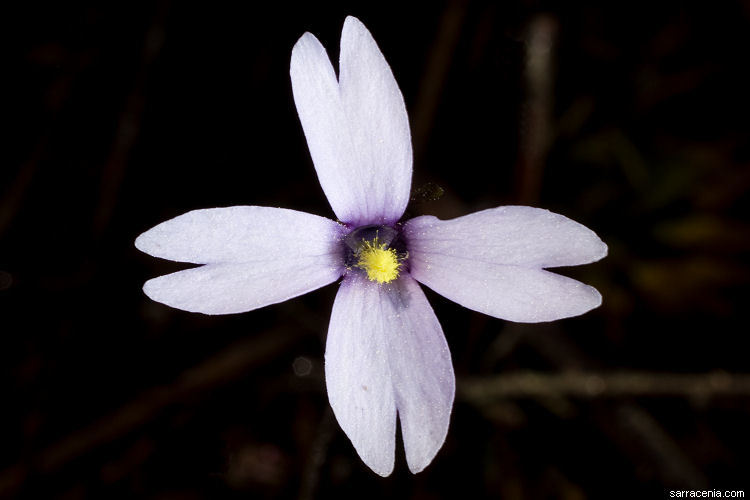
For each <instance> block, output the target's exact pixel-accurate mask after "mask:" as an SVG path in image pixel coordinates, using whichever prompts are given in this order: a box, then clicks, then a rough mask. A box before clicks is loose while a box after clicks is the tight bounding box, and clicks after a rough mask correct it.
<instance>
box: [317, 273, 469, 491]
mask: <svg viewBox="0 0 750 500" xmlns="http://www.w3.org/2000/svg"><path fill="white" fill-rule="evenodd" d="M326 384H327V386H328V398H329V400H330V402H331V407H332V408H333V410H334V413H335V414H336V418H337V419H338V421H339V424H340V425H341V428H342V429H343V430H344V432H345V433H346V434H347V436H349V439H350V440H351V441H352V444H353V445H354V448H355V449H356V450H357V453H359V455H360V457H361V458H362V460H363V461H364V462H365V463H366V464H367V465H368V466H369V467H370V468H371V469H372V470H374V471H375V472H376V473H378V474H380V475H381V476H387V475H389V474H390V473H391V471H392V470H393V461H394V449H395V430H396V429H395V427H396V411H398V415H399V419H400V421H401V430H402V434H403V437H404V448H405V451H406V460H407V463H408V465H409V469H410V470H411V471H412V472H414V473H416V472H419V471H421V470H422V469H424V468H425V467H426V466H427V465H428V464H429V463H430V462H431V461H432V459H433V458H434V457H435V454H436V453H437V451H438V450H439V449H440V447H441V446H442V444H443V442H444V441H445V436H446V433H447V432H448V423H449V420H450V412H451V407H452V405H453V397H454V392H455V379H454V375H453V366H452V364H451V358H450V351H449V350H448V345H447V343H446V342H445V337H444V336H443V331H442V329H441V327H440V323H439V322H438V320H437V318H436V317H435V313H434V312H433V310H432V308H431V307H430V305H429V303H428V302H427V298H426V297H425V296H424V293H423V292H422V290H421V289H420V287H419V285H418V284H417V283H416V282H415V281H414V280H413V279H411V278H410V277H409V276H402V277H401V278H399V279H398V280H396V281H395V282H393V283H391V284H389V285H377V284H376V283H374V282H371V281H368V280H367V279H365V278H363V277H361V276H358V275H349V276H347V278H345V280H344V282H343V283H342V285H341V288H340V289H339V292H338V294H337V296H336V301H335V303H334V306H333V312H332V314H331V324H330V326H329V329H328V340H327V344H326Z"/></svg>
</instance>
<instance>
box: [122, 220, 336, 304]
mask: <svg viewBox="0 0 750 500" xmlns="http://www.w3.org/2000/svg"><path fill="white" fill-rule="evenodd" d="M342 230H343V227H342V226H340V225H339V224H337V223H335V222H333V221H331V220H328V219H324V218H323V217H318V216H316V215H311V214H306V213H303V212H296V211H294V210H286V209H280V208H267V207H228V208H213V209H207V210H195V211H192V212H188V213H186V214H183V215H180V216H179V217H175V218H174V219H171V220H168V221H166V222H163V223H161V224H159V225H157V226H155V227H153V228H152V229H150V230H148V231H146V232H145V233H143V234H142V235H140V236H139V237H138V239H137V240H136V247H138V249H140V250H142V251H144V252H146V253H149V254H151V255H154V256H156V257H162V258H166V259H171V260H177V261H182V262H192V263H196V264H207V265H205V266H202V267H198V268H194V269H188V270H185V271H179V272H176V273H173V274H169V275H166V276H160V277H158V278H155V279H152V280H149V281H147V282H146V284H145V285H144V287H143V290H144V292H145V293H146V295H148V296H149V297H151V298H152V299H153V300H156V301H157V302H162V303H164V304H167V305H169V306H172V307H176V308H178V309H183V310H186V311H193V312H201V313H205V314H229V313H237V312H244V311H250V310H252V309H256V308H258V307H263V306H265V305H268V304H274V303H276V302H281V301H284V300H287V299H289V298H292V297H296V296H297V295H301V294H303V293H306V292H308V291H311V290H314V289H316V288H319V287H321V286H324V285H327V284H328V283H331V282H333V281H335V280H336V279H338V278H339V277H340V276H341V274H342V272H343V271H344V267H343V261H342V257H341V248H340V243H339V239H340V237H341V234H342Z"/></svg>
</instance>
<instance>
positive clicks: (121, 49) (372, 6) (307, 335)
mask: <svg viewBox="0 0 750 500" xmlns="http://www.w3.org/2000/svg"><path fill="white" fill-rule="evenodd" d="M709 5H710V6H709ZM348 14H352V15H356V16H358V17H359V18H360V19H361V20H362V21H363V22H364V23H365V24H366V25H367V26H368V28H369V29H370V30H371V31H372V33H373V35H374V37H375V39H376V40H377V41H378V43H379V45H380V47H381V49H382V51H383V53H384V54H385V56H386V58H387V59H388V61H389V63H390V64H391V66H392V69H393V72H394V74H395V76H396V79H397V80H398V82H399V85H400V86H401V89H402V92H403V94H404V98H405V101H406V106H407V109H408V110H409V115H410V120H411V124H412V130H413V139H414V149H415V162H414V181H413V187H414V188H415V197H414V203H412V205H410V207H409V211H408V213H409V215H417V214H422V213H431V214H434V215H438V216H440V217H442V218H449V217H455V216H459V215H464V214H466V213H470V212H473V211H476V210H479V209H483V208H489V207H493V206H497V205H503V204H529V205H534V206H541V207H544V208H548V209H551V210H553V211H556V212H559V213H563V214H565V215H567V216H569V217H571V218H573V219H575V220H577V221H579V222H582V223H583V224H585V225H587V226H588V227H591V228H592V229H594V230H595V231H597V233H598V234H599V235H600V236H601V237H602V239H603V240H604V241H605V242H606V243H607V244H608V245H609V248H610V255H609V256H608V257H607V258H606V259H605V260H603V261H601V262H599V263H596V264H592V265H588V266H584V267H581V268H572V269H568V270H565V271H564V272H565V273H566V274H568V275H570V276H574V277H576V278H578V279H581V280H583V281H585V282H587V283H590V284H592V285H594V286H596V287H597V288H598V289H599V290H600V291H601V293H602V295H603V296H604V304H603V306H602V307H601V308H599V309H597V310H595V311H592V312H591V313H588V314H586V315H584V316H582V317H579V318H573V319H567V320H562V321H558V322H554V323H548V324H541V325H519V324H513V323H508V322H504V321H501V320H498V319H493V318H489V317H486V316H483V315H481V314H479V313H475V312H472V311H468V310H465V309H463V308H461V307H460V306H458V305H456V304H453V303H451V302H450V301H448V300H446V299H443V298H442V297H440V296H438V295H436V294H434V293H432V292H430V291H427V294H428V297H429V299H430V301H431V303H432V304H433V307H434V308H435V311H436V313H437V315H438V317H439V318H440V320H441V323H442V326H443V329H444V331H445V334H446V337H447V339H448V343H449V344H450V346H451V350H452V354H453V360H454V365H455V369H456V374H457V378H458V382H459V391H458V394H457V399H456V404H455V407H454V410H453V417H452V423H451V428H450V430H449V434H448V438H447V441H446V443H445V445H444V447H443V449H442V450H441V451H440V452H439V454H438V455H437V457H436V459H435V460H434V462H433V463H432V465H431V466H430V467H428V468H427V469H426V470H425V471H424V472H423V473H421V474H419V475H416V476H413V475H411V474H410V473H409V472H408V469H407V468H406V463H405V460H404V458H403V452H402V451H401V450H400V448H399V450H398V452H397V458H396V469H395V471H394V474H393V475H392V476H391V477H389V478H387V479H383V478H380V477H378V476H376V475H375V474H373V473H372V472H371V471H370V470H369V469H367V467H366V466H364V465H363V464H362V462H361V461H360V460H359V458H358V457H357V456H356V453H355V452H354V450H353V449H352V447H351V446H350V444H349V442H348V440H347V438H346V436H345V435H344V434H343V433H342V432H341V430H340V429H339V428H338V425H337V424H336V422H335V420H334V419H333V418H332V416H331V413H330V410H329V408H328V402H327V398H326V394H325V385H324V380H323V376H322V374H323V366H322V356H323V349H324V343H325V332H326V326H327V322H328V319H329V314H330V307H331V304H332V300H333V297H334V295H335V291H336V285H332V286H328V287H326V288H324V289H322V290H319V291H316V292H313V293H310V294H308V295H306V296H303V297H300V298H297V299H293V300H291V301H288V302H286V303H283V304H279V305H274V306H270V307H266V308H264V309H261V310H257V311H253V312H250V313H246V314H240V315H233V316H220V317H208V316H202V315H198V314H191V313H186V312H182V311H178V310H174V309H170V308H168V307H166V306H163V305H161V304H158V303H154V302H152V301H150V300H148V299H147V298H146V297H145V296H144V295H143V294H142V292H141V286H142V283H143V282H144V281H145V280H146V279H148V278H150V277H153V276H157V275H161V274H165V273H167V272H170V271H172V270H176V269H179V268H180V267H181V266H180V265H179V264H175V263H172V262H166V261H160V260H158V259H154V258H151V257H149V256H147V255H144V254H141V253H139V252H138V251H137V250H136V249H135V248H134V246H133V241H134V239H135V237H136V236H137V235H138V234H140V233H141V232H142V231H144V230H146V229H148V228H150V227H151V226H153V225H155V224H156V223H159V222H161V221H164V220H166V219H169V218H171V217H174V216H176V215H179V214H181V213H183V212H186V211H188V210H192V209H196V208H208V207H215V206H229V205H243V204H247V205H251V204H252V205H268V206H281V207H287V208H293V209H297V210H303V211H308V212H312V213H315V214H319V215H324V216H329V217H332V216H333V214H332V212H331V210H330V208H329V207H328V205H327V202H326V200H325V197H324V195H323V193H322V190H321V189H320V186H319V185H318V182H317V178H316V176H315V172H314V169H313V167H312V163H311V161H310V158H309V154H308V152H307V148H306V144H305V141H304V137H303V134H302V130H301V127H300V125H299V121H298V119H297V116H296V112H295V108H294V104H293V101H292V94H291V87H290V83H289V77H288V70H289V57H290V53H291V48H292V46H293V44H294V43H295V41H296V40H297V38H298V37H299V36H300V35H301V34H302V33H303V32H305V31H311V32H313V33H315V34H316V35H317V36H318V37H319V39H320V40H321V41H322V42H323V44H324V45H325V46H326V47H327V48H328V50H329V53H330V54H331V55H332V56H333V57H334V58H335V57H336V56H337V52H338V41H339V36H340V30H341V26H342V23H343V20H344V18H345V16H346V15H348ZM3 18H4V23H3V24H4V25H5V28H4V30H3V31H4V33H5V34H6V35H8V36H7V39H8V42H6V47H8V48H9V49H10V53H9V54H8V55H6V57H5V58H4V65H5V68H6V70H5V73H4V74H5V78H4V79H3V80H4V83H5V84H6V85H9V87H10V88H7V89H6V91H5V92H4V94H3V103H4V106H3V109H4V111H3V122H5V123H6V127H9V128H10V133H9V134H8V132H7V129H6V134H5V139H6V141H7V142H6V147H5V148H3V151H4V152H5V156H4V158H3V162H2V166H1V167H0V308H1V309H0V311H1V316H0V317H1V318H2V321H3V323H2V329H1V330H0V366H2V381H3V386H5V388H3V389H2V394H3V404H2V411H0V424H2V427H0V443H1V444H2V445H1V446H0V496H4V497H9V498H14V497H18V498H65V499H77V498H159V499H167V498H169V499H173V498H174V499H176V498H180V499H182V498H185V499H200V498H303V499H304V498H378V499H382V498H386V497H391V498H414V499H431V498H507V499H516V498H567V499H578V498H619V497H623V498H624V497H630V498H662V497H664V496H665V495H668V490H669V489H670V488H672V489H689V488H710V489H719V490H725V489H746V490H747V489H748V480H747V471H748V470H750V433H748V431H747V429H748V425H749V424H750V387H748V386H750V383H749V382H748V380H747V378H745V377H747V375H743V374H746V373H747V372H748V347H749V346H750V343H749V342H748V333H749V331H748V321H747V319H746V316H745V314H744V312H745V311H746V309H747V304H748V300H749V299H750V294H749V293H748V287H747V285H748V282H749V281H750V269H748V265H747V262H748V260H747V259H748V253H749V251H750V225H748V221H747V219H746V218H745V217H744V215H745V212H747V208H748V207H747V205H748V188H750V147H749V146H748V138H749V136H750V134H749V133H748V126H747V123H748V111H750V109H749V108H750V106H748V98H747V92H748V89H749V88H750V79H749V78H748V77H747V75H746V73H745V69H746V67H747V62H748V48H749V47H750V35H748V33H750V30H748V27H749V23H748V21H749V20H750V6H748V4H747V3H745V4H741V3H733V2H726V3H718V2H716V3H711V4H709V3H707V2H701V3H698V2H696V3H695V4H693V5H691V4H686V3H684V2H645V3H639V2H607V3H606V4H605V3H601V5H600V3H598V2H592V3H567V2H566V3H564V4H563V3H561V4H557V3H555V4H549V5H547V4H543V3H539V2H502V3H484V2H450V1H449V2H432V3H424V4H417V3H413V4H406V5H403V4H387V3H382V2H372V3H368V4H367V5H365V4H360V3H356V4H352V5H342V4H335V5H334V4H326V5H320V4H315V5H314V4H312V3H310V4H299V5H296V4H284V5H278V6H274V7H272V6H269V5H253V4H250V3H246V4H242V6H240V4H239V3H238V4H231V3H226V4H211V3H200V4H192V3H184V2H156V3H151V2H145V3H137V2H128V3H122V4H118V3H104V2H101V3H96V2H92V3H91V4H88V5H85V4H67V3H65V2H59V3H56V4H53V5H47V4H44V5H41V4H27V5H26V6H24V7H14V8H13V9H12V10H9V11H6V12H5V13H4V15H3ZM535 34H537V35H540V36H541V39H542V43H541V47H542V49H541V53H542V54H545V53H546V54H548V55H549V56H550V59H549V60H550V64H548V65H547V66H544V68H543V72H542V75H543V77H542V78H543V79H546V80H545V81H547V82H548V86H547V87H546V88H547V89H548V90H549V91H548V93H546V94H545V93H544V92H542V98H541V99H540V97H539V95H538V93H537V92H536V91H535V90H534V89H535V87H534V83H533V81H534V80H533V79H534V77H533V75H532V72H531V70H530V69H529V54H530V53H533V50H535V48H537V50H538V47H539V45H538V44H536V43H537V42H535V40H537V41H538V40H539V38H534V36H535ZM545 37H546V39H547V42H544V39H545ZM530 82H531V83H530ZM543 88H545V87H543ZM544 96H547V98H548V99H547V100H545V98H544ZM545 102H546V103H548V105H545ZM540 117H541V118H540ZM545 131H546V132H545ZM539 137H541V138H542V139H543V140H542V142H541V144H546V145H547V146H548V147H546V146H541V147H540V146H538V144H539V143H537V142H535V138H539ZM438 188H439V189H438ZM439 190H442V191H443V192H444V194H443V195H442V196H441V197H438V196H437V192H438V191H439ZM436 198H437V199H436ZM530 372H533V373H537V374H539V373H542V374H547V375H550V376H552V379H554V378H555V377H556V376H557V375H561V374H565V373H584V374H585V373H594V374H599V375H598V376H596V377H593V378H591V379H587V380H588V381H589V383H592V384H594V386H593V389H591V391H589V392H588V393H587V392H586V391H587V387H589V386H584V387H583V389H582V390H578V391H577V390H575V388H573V389H570V388H569V389H568V390H567V392H566V391H563V392H561V393H559V394H557V393H555V394H546V395H544V396H540V395H538V394H537V393H534V392H533V391H526V392H524V390H521V391H519V392H517V393H515V394H513V395H510V396H507V397H487V398H477V397H474V396H471V394H469V392H467V391H464V390H462V387H464V385H462V384H464V383H466V382H467V381H473V382H475V383H479V384H480V385H481V384H484V383H490V382H489V381H491V380H494V378H495V377H498V376H501V377H502V376H508V375H513V374H528V373H530ZM612 373H637V374H642V375H645V378H646V380H653V381H657V382H658V381H660V380H665V379H669V380H672V379H670V377H673V376H674V375H679V374H683V375H690V374H694V375H696V377H697V378H698V380H703V381H705V382H706V384H707V387H708V388H709V389H708V390H707V391H702V392H701V391H699V390H698V389H699V388H700V387H703V386H700V385H699V384H697V383H693V382H690V383H686V380H687V379H682V378H677V379H675V380H676V382H675V385H674V386H673V387H672V388H671V389H670V390H666V391H663V393H659V394H656V395H654V394H649V391H648V389H644V388H642V387H639V386H637V385H636V386H633V387H630V388H629V389H627V390H625V391H623V393H614V392H612V389H611V387H609V386H608V385H607V380H609V379H608V378H607V376H608V374H612ZM689 380H695V379H689ZM727 387H730V388H734V389H733V391H734V392H733V393H732V394H727V393H726V390H727ZM589 388H591V387H589ZM615 392H616V391H615ZM399 446H400V445H399Z"/></svg>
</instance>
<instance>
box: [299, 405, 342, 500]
mask: <svg viewBox="0 0 750 500" xmlns="http://www.w3.org/2000/svg"><path fill="white" fill-rule="evenodd" d="M335 430H336V425H335V423H334V419H333V410H331V407H330V406H328V407H326V411H325V413H324V414H323V418H322V419H321V421H320V424H319V425H318V431H317V433H316V435H315V440H314V441H313V443H312V446H311V447H310V455H309V457H308V460H307V463H306V464H305V470H304V471H303V473H302V485H301V486H300V492H299V500H312V499H313V498H315V490H316V488H317V486H318V482H319V479H320V469H321V467H323V464H324V463H325V461H326V455H327V453H328V446H329V445H330V444H331V439H332V438H333V434H334V432H335Z"/></svg>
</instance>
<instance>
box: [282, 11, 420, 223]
mask: <svg viewBox="0 0 750 500" xmlns="http://www.w3.org/2000/svg"><path fill="white" fill-rule="evenodd" d="M339 66H340V68H339V72H340V78H339V81H337V80H336V74H335V72H334V69H333V66H332V65H331V62H330V59H329V58H328V55H327V54H326V51H325V48H323V46H322V45H321V44H320V42H319V41H318V40H317V39H316V38H315V37H314V36H313V35H311V34H310V33H305V34H304V35H303V36H302V37H301V38H300V39H299V41H298V42H297V44H296V45H295V46H294V49H293V50H292V60H291V66H290V75H291V80H292V91H293V94H294V101H295V104H296V106H297V113H298V114H299V117H300V122H301V123H302V128H303V130H304V132H305V137H306V138H307V144H308V147H309V148H310V155H311V156H312V159H313V163H314V164H315V169H316V171H317V173H318V179H319V180H320V184H321V186H322V187H323V191H324V192H325V194H326V196H327V197H328V200H329V202H330V203H331V207H332V208H333V211H334V212H335V213H336V216H337V217H338V218H339V219H340V220H342V221H344V222H346V223H349V224H352V225H364V224H393V223H395V222H397V221H398V219H400V217H401V216H402V215H403V213H404V210H405V209H406V205H407V203H408V201H409V191H410V188H411V171H412V149H411V135H410V132H409V122H408V117H407V114H406V108H405V106H404V100H403V97H402V95H401V91H400V90H399V88H398V85H397V84H396V80H395V79H394V77H393V73H392V72H391V69H390V67H389V66H388V63H387V62H386V60H385V58H384V57H383V54H382V53H381V52H380V49H379V48H378V46H377V44H376V43H375V41H374V40H373V38H372V35H370V32H369V31H368V30H367V28H365V26H364V25H363V24H362V23H361V22H360V21H359V20H357V19H356V18H354V17H347V19H346V21H345V22H344V29H343V32H342V35H341V52H340V61H339Z"/></svg>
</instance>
